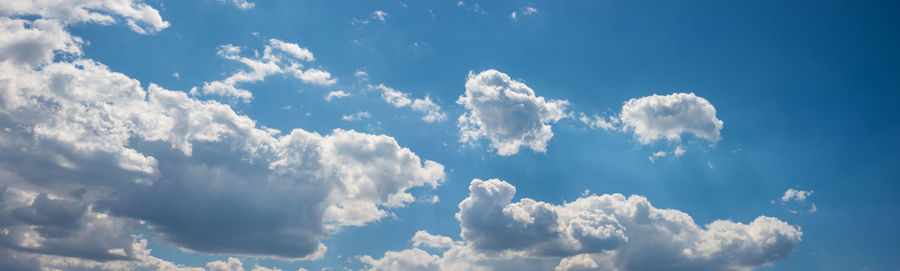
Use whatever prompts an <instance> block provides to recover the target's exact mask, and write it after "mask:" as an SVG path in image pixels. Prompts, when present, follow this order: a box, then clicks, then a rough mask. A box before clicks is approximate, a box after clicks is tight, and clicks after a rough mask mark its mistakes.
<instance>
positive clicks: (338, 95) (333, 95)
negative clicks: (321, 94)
mask: <svg viewBox="0 0 900 271" xmlns="http://www.w3.org/2000/svg"><path fill="white" fill-rule="evenodd" d="M346 97H350V93H346V92H344V91H343V90H336V91H331V92H328V94H326V95H325V101H329V102H330V101H331V100H333V99H342V98H346Z"/></svg>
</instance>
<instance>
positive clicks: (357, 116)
mask: <svg viewBox="0 0 900 271" xmlns="http://www.w3.org/2000/svg"><path fill="white" fill-rule="evenodd" d="M371 117H372V114H369V112H365V111H360V112H356V113H354V114H350V115H344V116H342V117H341V119H342V120H345V121H360V120H364V119H368V118H371Z"/></svg>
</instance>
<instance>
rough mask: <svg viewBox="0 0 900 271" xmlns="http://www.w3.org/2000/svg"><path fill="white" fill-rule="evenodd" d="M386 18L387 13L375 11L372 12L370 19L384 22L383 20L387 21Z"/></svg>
mask: <svg viewBox="0 0 900 271" xmlns="http://www.w3.org/2000/svg"><path fill="white" fill-rule="evenodd" d="M387 16H388V14H387V12H384V11H381V10H376V11H373V12H372V19H375V20H379V21H382V22H384V20H385V19H387Z"/></svg>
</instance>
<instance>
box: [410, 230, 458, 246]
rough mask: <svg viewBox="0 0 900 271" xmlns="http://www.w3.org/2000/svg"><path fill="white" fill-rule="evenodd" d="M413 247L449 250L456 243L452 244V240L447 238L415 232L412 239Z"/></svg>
mask: <svg viewBox="0 0 900 271" xmlns="http://www.w3.org/2000/svg"><path fill="white" fill-rule="evenodd" d="M412 241H413V246H414V247H420V246H425V247H431V248H449V247H450V246H453V245H454V244H457V242H454V241H453V239H450V237H447V236H441V235H434V234H430V233H428V232H427V231H423V230H420V231H417V232H416V234H415V235H413V238H412Z"/></svg>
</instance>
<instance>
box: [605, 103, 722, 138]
mask: <svg viewBox="0 0 900 271" xmlns="http://www.w3.org/2000/svg"><path fill="white" fill-rule="evenodd" d="M618 121H619V122H621V125H622V129H623V130H624V131H630V132H633V133H634V135H635V136H637V138H638V141H640V142H641V144H650V143H651V142H653V141H656V140H660V139H666V140H671V141H680V140H681V136H682V135H684V134H692V135H693V136H695V137H697V138H702V139H705V140H707V141H709V142H711V143H716V142H718V141H719V139H721V130H722V125H723V122H722V121H721V120H719V119H718V118H716V108H715V107H713V105H712V104H711V103H710V102H709V101H707V100H706V99H704V98H703V97H699V96H697V95H695V94H694V93H674V94H670V95H664V96H663V95H655V94H654V95H652V96H647V97H642V98H635V99H631V100H628V101H626V102H625V104H624V105H623V106H622V112H621V113H620V114H619V117H618ZM600 126H601V127H602V126H603V125H600Z"/></svg>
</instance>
